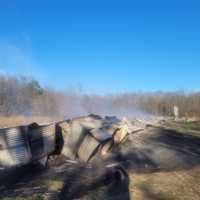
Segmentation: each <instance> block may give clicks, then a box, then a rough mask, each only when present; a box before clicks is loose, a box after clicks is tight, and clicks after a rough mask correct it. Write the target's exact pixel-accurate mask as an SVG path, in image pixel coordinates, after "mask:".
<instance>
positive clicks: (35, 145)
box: [0, 114, 146, 167]
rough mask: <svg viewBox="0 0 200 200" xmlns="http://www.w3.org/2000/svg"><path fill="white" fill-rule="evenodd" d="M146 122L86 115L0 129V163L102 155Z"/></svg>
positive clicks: (138, 129)
mask: <svg viewBox="0 0 200 200" xmlns="http://www.w3.org/2000/svg"><path fill="white" fill-rule="evenodd" d="M145 127H146V123H143V122H141V121H139V120H134V121H130V120H128V119H126V118H123V119H122V120H121V119H118V118H117V117H115V116H114V117H110V116H109V117H108V116H106V117H101V116H98V115H93V114H91V115H88V116H84V117H79V118H74V119H70V120H65V121H62V122H56V123H53V124H47V125H38V124H36V123H33V124H31V125H28V126H20V127H15V128H4V129H0V166H8V167H10V166H11V167H12V166H18V165H24V164H27V163H30V162H35V161H38V162H40V161H42V162H44V163H46V161H47V159H48V157H49V156H50V155H60V154H63V155H64V156H65V157H66V158H68V159H71V160H78V161H82V162H89V161H91V160H92V159H93V158H94V157H95V156H96V155H100V157H104V156H106V155H107V153H108V152H109V151H110V150H111V149H112V148H113V147H114V146H115V145H120V143H122V142H123V141H124V140H125V139H126V137H127V135H128V134H130V133H134V132H137V131H140V130H143V129H145Z"/></svg>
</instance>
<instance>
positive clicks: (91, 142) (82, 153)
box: [78, 134, 100, 162]
mask: <svg viewBox="0 0 200 200" xmlns="http://www.w3.org/2000/svg"><path fill="white" fill-rule="evenodd" d="M99 145H100V143H99V142H98V141H97V140H96V139H95V138H94V137H92V136H91V135H90V134H87V135H86V137H85V138H84V140H83V142H82V144H81V146H80V148H79V149H78V157H79V159H80V160H82V161H84V162H87V161H89V159H90V158H91V156H92V155H93V153H94V152H95V151H96V150H97V148H98V147H99Z"/></svg>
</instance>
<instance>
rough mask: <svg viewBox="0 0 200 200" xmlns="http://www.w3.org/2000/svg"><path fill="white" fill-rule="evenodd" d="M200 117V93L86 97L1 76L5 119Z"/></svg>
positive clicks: (1, 108)
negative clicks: (6, 117)
mask: <svg viewBox="0 0 200 200" xmlns="http://www.w3.org/2000/svg"><path fill="white" fill-rule="evenodd" d="M174 106H178V108H179V112H180V116H181V117H200V92H196V93H184V92H152V93H147V92H146V93H145V92H132V93H121V94H117V95H105V96H100V95H86V94H84V93H83V92H80V93H79V92H77V91H72V90H71V91H69V90H68V91H66V92H63V91H56V90H54V89H51V88H43V87H41V85H40V84H39V82H38V81H37V80H34V79H29V78H26V77H12V76H3V75H0V115H1V116H13V115H24V116H49V117H51V118H58V117H59V118H70V117H75V116H80V115H85V114H89V113H96V114H105V115H106V114H107V115H120V116H127V115H128V116H138V115H156V116H173V108H174Z"/></svg>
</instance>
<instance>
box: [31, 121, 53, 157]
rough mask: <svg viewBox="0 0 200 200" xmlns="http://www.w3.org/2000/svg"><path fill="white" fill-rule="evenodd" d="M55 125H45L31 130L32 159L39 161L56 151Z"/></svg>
mask: <svg viewBox="0 0 200 200" xmlns="http://www.w3.org/2000/svg"><path fill="white" fill-rule="evenodd" d="M55 131H56V130H55V124H51V125H43V126H38V127H35V128H31V129H30V130H29V143H30V149H31V154H32V159H33V160H37V159H40V158H42V157H43V156H46V155H49V154H51V153H53V151H54V150H55Z"/></svg>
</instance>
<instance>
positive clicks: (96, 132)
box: [90, 129, 112, 142]
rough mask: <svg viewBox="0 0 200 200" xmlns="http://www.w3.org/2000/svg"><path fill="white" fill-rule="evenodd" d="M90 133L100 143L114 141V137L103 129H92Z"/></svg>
mask: <svg viewBox="0 0 200 200" xmlns="http://www.w3.org/2000/svg"><path fill="white" fill-rule="evenodd" d="M90 133H91V134H92V136H93V137H94V138H96V139H97V140H98V141H99V142H104V141H105V140H109V139H112V136H111V135H110V134H108V132H107V131H105V130H103V129H92V130H90Z"/></svg>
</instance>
